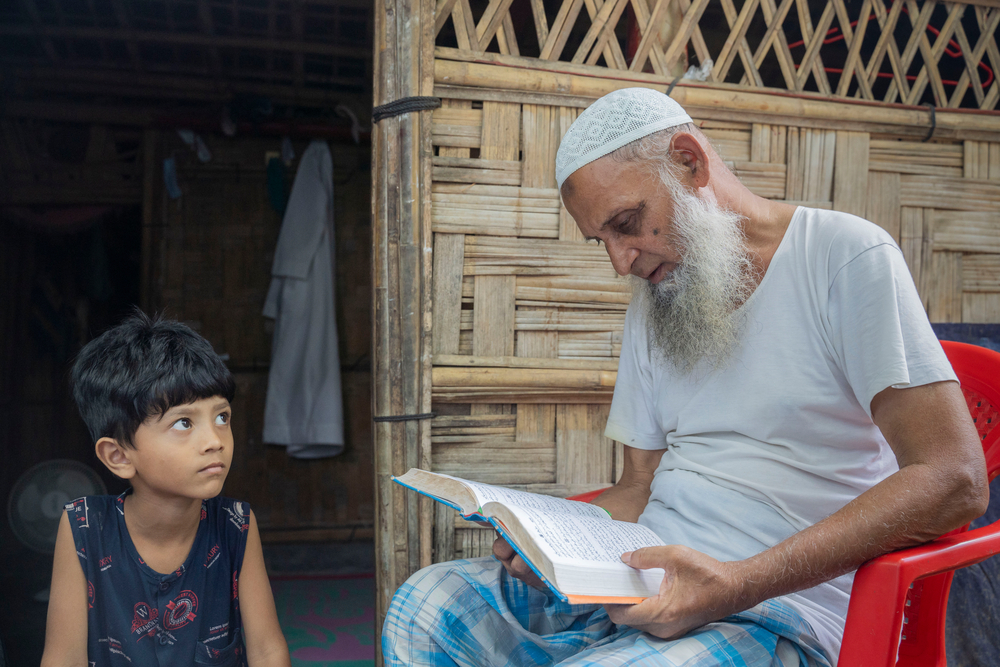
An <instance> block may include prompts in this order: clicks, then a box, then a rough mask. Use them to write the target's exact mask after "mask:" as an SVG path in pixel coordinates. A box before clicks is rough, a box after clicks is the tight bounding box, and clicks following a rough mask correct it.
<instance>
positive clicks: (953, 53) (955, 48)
mask: <svg viewBox="0 0 1000 667" xmlns="http://www.w3.org/2000/svg"><path fill="white" fill-rule="evenodd" d="M889 6H890V7H891V6H892V5H891V4H890V5H889ZM902 11H904V12H906V13H907V14H908V13H909V10H907V8H906V7H903V9H902ZM873 18H875V15H874V14H872V15H871V16H869V17H868V21H871V20H872V19H873ZM857 25H858V21H854V22H853V23H851V27H852V28H854V27H856V26H857ZM927 30H929V31H931V32H932V33H934V35H935V36H939V35H940V34H941V31H940V30H938V29H937V28H935V27H934V26H932V25H928V26H927ZM838 32H840V28H830V29H829V30H827V32H826V34H827V39H824V40H823V43H824V44H833V43H835V42H839V41H841V40H843V39H844V34H843V33H842V32H840V34H835V33H838ZM805 43H806V42H805V40H804V39H800V40H799V41H797V42H792V43H791V44H789V45H788V48H790V49H794V48H796V47H799V46H803V45H804V44H805ZM948 46H950V47H952V48H950V49H949V48H948V47H945V49H944V52H945V54H946V55H948V56H949V57H951V58H961V57H962V47H961V46H960V45H959V44H958V43H957V42H956V41H955V40H953V39H949V40H948ZM978 66H979V67H980V68H982V69H984V70H986V75H987V78H986V81H985V82H983V83H982V87H983V88H988V87H989V86H990V84H992V83H993V79H994V74H993V70H992V69H991V68H990V67H989V65H987V64H986V63H985V62H983V61H982V60H980V61H979V64H978ZM795 67H796V69H797V68H798V65H796V66H795ZM823 71H824V72H828V73H830V74H843V73H844V70H843V69H838V68H836V67H824V68H823ZM875 76H876V77H878V78H880V79H891V78H893V74H892V73H891V72H878V73H876V74H875ZM906 80H907V81H916V80H917V77H915V76H913V75H910V74H907V75H906ZM941 83H946V84H948V85H949V86H957V85H958V81H951V80H949V79H941Z"/></svg>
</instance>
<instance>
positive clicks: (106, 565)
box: [97, 556, 112, 572]
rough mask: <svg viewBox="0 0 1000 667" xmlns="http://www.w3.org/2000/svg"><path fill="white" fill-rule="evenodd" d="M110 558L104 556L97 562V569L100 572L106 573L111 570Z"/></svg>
mask: <svg viewBox="0 0 1000 667" xmlns="http://www.w3.org/2000/svg"><path fill="white" fill-rule="evenodd" d="M111 562H112V560H111V556H105V557H104V558H102V559H101V560H99V561H97V567H99V568H100V569H101V572H107V571H108V570H110V569H111Z"/></svg>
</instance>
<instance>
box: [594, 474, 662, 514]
mask: <svg viewBox="0 0 1000 667" xmlns="http://www.w3.org/2000/svg"><path fill="white" fill-rule="evenodd" d="M649 494H650V490H649V481H646V480H640V479H633V480H623V481H620V482H619V483H618V484H615V485H614V486H612V487H611V488H609V489H608V490H607V491H605V492H604V493H602V494H601V495H599V496H598V497H597V498H595V499H594V500H593V501H592V502H593V504H594V505H598V506H600V507H603V508H604V509H606V510H607V511H608V512H610V513H611V518H613V519H615V520H617V521H629V522H631V523H635V522H636V521H638V520H639V515H640V514H642V511H643V510H644V509H646V503H648V502H649Z"/></svg>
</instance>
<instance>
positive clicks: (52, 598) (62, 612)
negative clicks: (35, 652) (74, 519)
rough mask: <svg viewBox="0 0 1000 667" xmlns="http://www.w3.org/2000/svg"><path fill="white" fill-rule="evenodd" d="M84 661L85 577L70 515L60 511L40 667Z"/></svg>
mask: <svg viewBox="0 0 1000 667" xmlns="http://www.w3.org/2000/svg"><path fill="white" fill-rule="evenodd" d="M76 665H80V666H81V667H85V666H86V665H87V577H86V576H84V574H83V568H82V567H81V566H80V561H79V560H78V559H77V556H76V545H75V544H74V543H73V532H72V529H71V528H70V525H69V515H67V514H66V513H65V512H63V515H62V518H61V519H60V520H59V532H58V534H57V535H56V551H55V556H54V558H53V562H52V587H51V590H50V593H49V613H48V618H47V619H46V622H45V652H44V653H43V654H42V667H71V666H76Z"/></svg>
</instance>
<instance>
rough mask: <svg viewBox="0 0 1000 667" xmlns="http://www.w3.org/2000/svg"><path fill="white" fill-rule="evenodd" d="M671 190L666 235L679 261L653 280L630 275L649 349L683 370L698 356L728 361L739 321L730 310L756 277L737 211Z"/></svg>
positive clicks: (714, 364)
mask: <svg viewBox="0 0 1000 667" xmlns="http://www.w3.org/2000/svg"><path fill="white" fill-rule="evenodd" d="M672 189H673V190H674V205H675V208H674V219H673V226H674V231H673V238H672V239H671V241H672V242H673V243H675V244H676V245H677V247H678V248H680V251H681V257H682V259H681V262H680V264H679V265H678V266H677V267H676V268H675V269H674V270H673V271H672V272H671V273H670V274H668V275H667V276H665V277H664V278H663V279H662V280H661V281H660V282H659V283H657V284H655V285H654V284H652V283H650V282H648V281H646V280H643V279H641V278H635V277H632V280H633V302H634V303H635V304H636V305H637V306H638V307H639V308H640V312H641V313H642V314H643V315H645V317H644V320H645V323H646V326H648V327H649V332H650V341H651V343H652V348H653V351H654V353H657V354H659V355H661V356H662V357H664V358H665V359H666V360H668V361H669V362H671V363H672V364H673V366H674V367H675V368H676V369H677V370H678V371H680V372H681V373H684V374H687V373H689V372H691V371H692V370H693V369H694V367H695V366H696V365H697V364H698V363H699V362H701V361H702V360H706V361H707V362H708V363H709V364H710V365H711V366H712V367H715V368H721V367H723V366H724V365H725V364H726V363H727V362H728V361H729V360H730V358H731V357H732V355H733V352H734V351H735V350H736V348H737V345H738V343H739V339H740V335H741V333H742V329H743V321H744V318H743V317H740V316H739V315H738V314H736V313H735V311H736V310H737V308H739V306H740V305H742V304H743V303H744V302H745V301H746V300H747V298H749V296H750V295H751V294H752V293H753V290H754V288H755V287H756V285H757V282H758V280H757V275H756V274H757V271H756V269H755V267H754V265H753V262H752V259H751V256H750V253H749V252H748V250H747V248H746V244H745V239H744V235H743V231H742V228H741V225H740V223H741V220H742V218H741V216H740V215H738V214H736V213H734V212H732V211H727V210H725V209H723V208H721V207H720V206H719V205H718V204H717V203H716V202H715V200H714V199H713V200H709V199H705V198H702V197H699V196H698V195H696V194H694V193H693V192H690V191H688V190H687V189H686V188H683V187H676V188H672Z"/></svg>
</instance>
